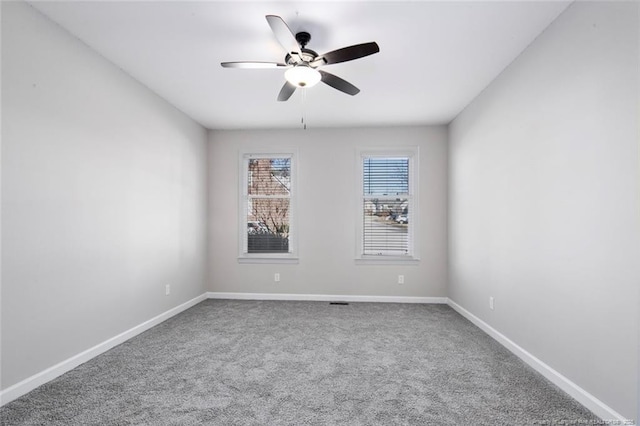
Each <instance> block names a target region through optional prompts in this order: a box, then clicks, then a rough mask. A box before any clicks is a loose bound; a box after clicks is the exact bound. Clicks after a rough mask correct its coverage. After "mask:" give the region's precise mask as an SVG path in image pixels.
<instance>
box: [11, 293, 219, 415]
mask: <svg viewBox="0 0 640 426" xmlns="http://www.w3.org/2000/svg"><path fill="white" fill-rule="evenodd" d="M206 298H207V296H206V294H202V295H200V296H198V297H195V298H193V299H191V300H189V301H187V302H185V303H183V304H181V305H178V306H176V307H175V308H172V309H169V310H168V311H166V312H164V313H162V314H160V315H158V316H156V317H154V318H151V319H150V320H148V321H145V322H143V323H142V324H139V325H137V326H135V327H133V328H131V329H129V330H127V331H125V332H123V333H120V334H118V335H117V336H114V337H112V338H110V339H108V340H105V341H104V342H102V343H99V344H97V345H96V346H94V347H92V348H89V349H87V350H86V351H84V352H81V353H79V354H77V355H74V356H72V357H71V358H69V359H66V360H64V361H62V362H60V363H58V364H56V365H54V366H53V367H49V368H47V369H46V370H44V371H41V372H39V373H37V374H34V375H33V376H31V377H28V378H26V379H24V380H23V381H21V382H19V383H16V384H15V385H13V386H11V387H8V388H7V389H5V390H3V391H0V407H1V406H3V405H5V404H7V403H9V402H11V401H13V400H14V399H17V398H19V397H21V396H22V395H25V394H27V393H28V392H31V391H32V390H34V389H35V388H37V387H38V386H41V385H43V384H45V383H47V382H49V381H51V380H53V379H55V378H56V377H58V376H61V375H62V374H64V373H66V372H68V371H70V370H73V369H74V368H76V367H77V366H79V365H80V364H84V363H85V362H87V361H89V360H90V359H92V358H95V357H96V356H98V355H100V354H102V353H104V352H106V351H108V350H109V349H111V348H113V347H115V346H117V345H119V344H121V343H124V342H125V341H127V340H129V339H131V338H132V337H134V336H137V335H138V334H140V333H142V332H144V331H147V330H148V329H150V328H151V327H154V326H156V325H158V324H160V323H161V322H163V321H166V320H167V319H169V318H171V317H173V316H175V315H177V314H179V313H180V312H182V311H185V310H187V309H189V308H190V307H192V306H194V305H197V304H198V303H200V302H202V301H203V300H205V299H206Z"/></svg>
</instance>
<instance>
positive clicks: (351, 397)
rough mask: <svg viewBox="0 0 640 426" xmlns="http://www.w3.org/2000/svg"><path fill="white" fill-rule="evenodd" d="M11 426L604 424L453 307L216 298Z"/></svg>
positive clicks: (46, 388) (69, 377)
mask: <svg viewBox="0 0 640 426" xmlns="http://www.w3.org/2000/svg"><path fill="white" fill-rule="evenodd" d="M0 419H1V420H2V424H3V425H141V424H144V425H201V424H212V425H397V424H407V425H409V424H410V425H530V424H597V422H598V418H597V417H595V416H594V415H593V414H591V413H590V412H589V411H588V410H586V409H585V408H583V407H582V406H581V405H580V404H578V403H577V402H575V401H574V400H573V399H571V398H570V397H568V396H567V395H565V394H564V393H563V392H562V391H560V390H559V389H557V388H556V387H555V386H554V385H552V384H551V383H549V382H548V381H547V380H546V379H544V378H543V377H542V376H540V375H539V374H538V373H536V372H535V371H533V370H532V369H531V368H530V367H528V366H527V365H526V364H524V363H523V362H522V361H520V360H519V359H518V358H516V357H515V356H514V355H512V354H511V353H510V352H509V351H507V350H506V349H505V348H503V347H502V346H500V345H499V344H498V343H496V342H495V341H494V340H493V339H491V338H490V337H489V336H487V335H486V334H484V333H483V332H482V331H480V330H479V329H478V328H477V327H475V326H474V325H472V324H471V323H470V322H468V321H467V320H465V319H464V318H463V317H461V316H460V315H459V314H457V313H456V312H455V311H454V310H452V309H451V308H449V307H448V306H446V305H418V304H382V303H351V304H350V305H348V306H340V305H330V304H329V303H327V302H276V301H237V300H207V301H204V302H202V303H200V304H198V305H197V306H195V307H193V308H191V309H189V310H187V311H185V312H183V313H182V314H180V315H177V316H175V317H173V318H172V319H170V320H168V321H165V322H164V323H162V324H160V325H158V326H156V327H154V328H153V329H151V330H149V331H147V332H145V333H143V334H141V335H139V336H137V337H135V338H133V339H131V340H129V341H128V342H126V343H124V344H122V345H120V346H117V347H115V348H114V349H112V350H110V351H108V352H106V353H104V354H102V355H100V356H98V357H96V358H94V359H93V360H91V361H89V362H87V363H86V364H83V365H81V366H80V367H78V368H76V369H74V370H72V371H70V372H69V373H67V374H64V375H63V376H61V377H59V378H57V379H55V380H53V381H51V382H49V383H47V384H45V385H43V386H41V387H40V388H38V389H36V390H34V391H32V392H30V393H29V394H27V395H25V396H23V397H22V398H19V399H17V400H15V401H13V402H11V403H9V404H7V405H6V406H5V407H3V408H1V409H0Z"/></svg>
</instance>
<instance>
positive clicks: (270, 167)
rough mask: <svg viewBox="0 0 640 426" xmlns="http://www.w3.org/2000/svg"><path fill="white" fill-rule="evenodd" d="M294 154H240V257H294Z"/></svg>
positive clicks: (293, 258) (271, 258)
mask: <svg viewBox="0 0 640 426" xmlns="http://www.w3.org/2000/svg"><path fill="white" fill-rule="evenodd" d="M293 163H294V156H293V154H243V155H242V167H241V170H242V195H241V202H240V212H241V213H240V215H241V219H240V235H241V237H240V243H241V244H240V247H241V250H240V259H241V261H242V260H249V261H251V260H257V261H260V260H262V261H278V260H284V261H286V260H295V242H294V240H293V238H292V236H293V233H294V232H295V229H294V228H295V227H294V226H293V223H292V218H293V217H294V214H293V210H294V207H295V204H294V197H293V184H294V179H295V176H294V173H293V172H294V168H293V165H294V164H293Z"/></svg>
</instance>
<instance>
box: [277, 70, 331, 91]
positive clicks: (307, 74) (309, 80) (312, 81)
mask: <svg viewBox="0 0 640 426" xmlns="http://www.w3.org/2000/svg"><path fill="white" fill-rule="evenodd" d="M284 78H286V79H287V81H288V82H289V83H291V84H293V85H294V86H296V87H304V88H306V87H313V86H315V85H316V84H318V82H319V81H320V79H321V78H322V76H321V75H320V72H319V71H318V70H316V69H314V68H311V67H310V66H309V65H305V64H298V65H296V66H294V67H293V68H289V69H288V70H287V71H286V72H285V73H284Z"/></svg>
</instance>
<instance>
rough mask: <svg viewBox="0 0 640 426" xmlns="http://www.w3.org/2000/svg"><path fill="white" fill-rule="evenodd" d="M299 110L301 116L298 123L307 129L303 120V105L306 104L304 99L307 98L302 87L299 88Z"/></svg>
mask: <svg viewBox="0 0 640 426" xmlns="http://www.w3.org/2000/svg"><path fill="white" fill-rule="evenodd" d="M300 92H301V93H300V111H301V115H302V117H301V118H300V124H302V128H303V129H304V130H307V123H305V121H304V114H305V106H306V102H305V101H306V99H307V90H306V89H304V88H303V89H302V90H300Z"/></svg>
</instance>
